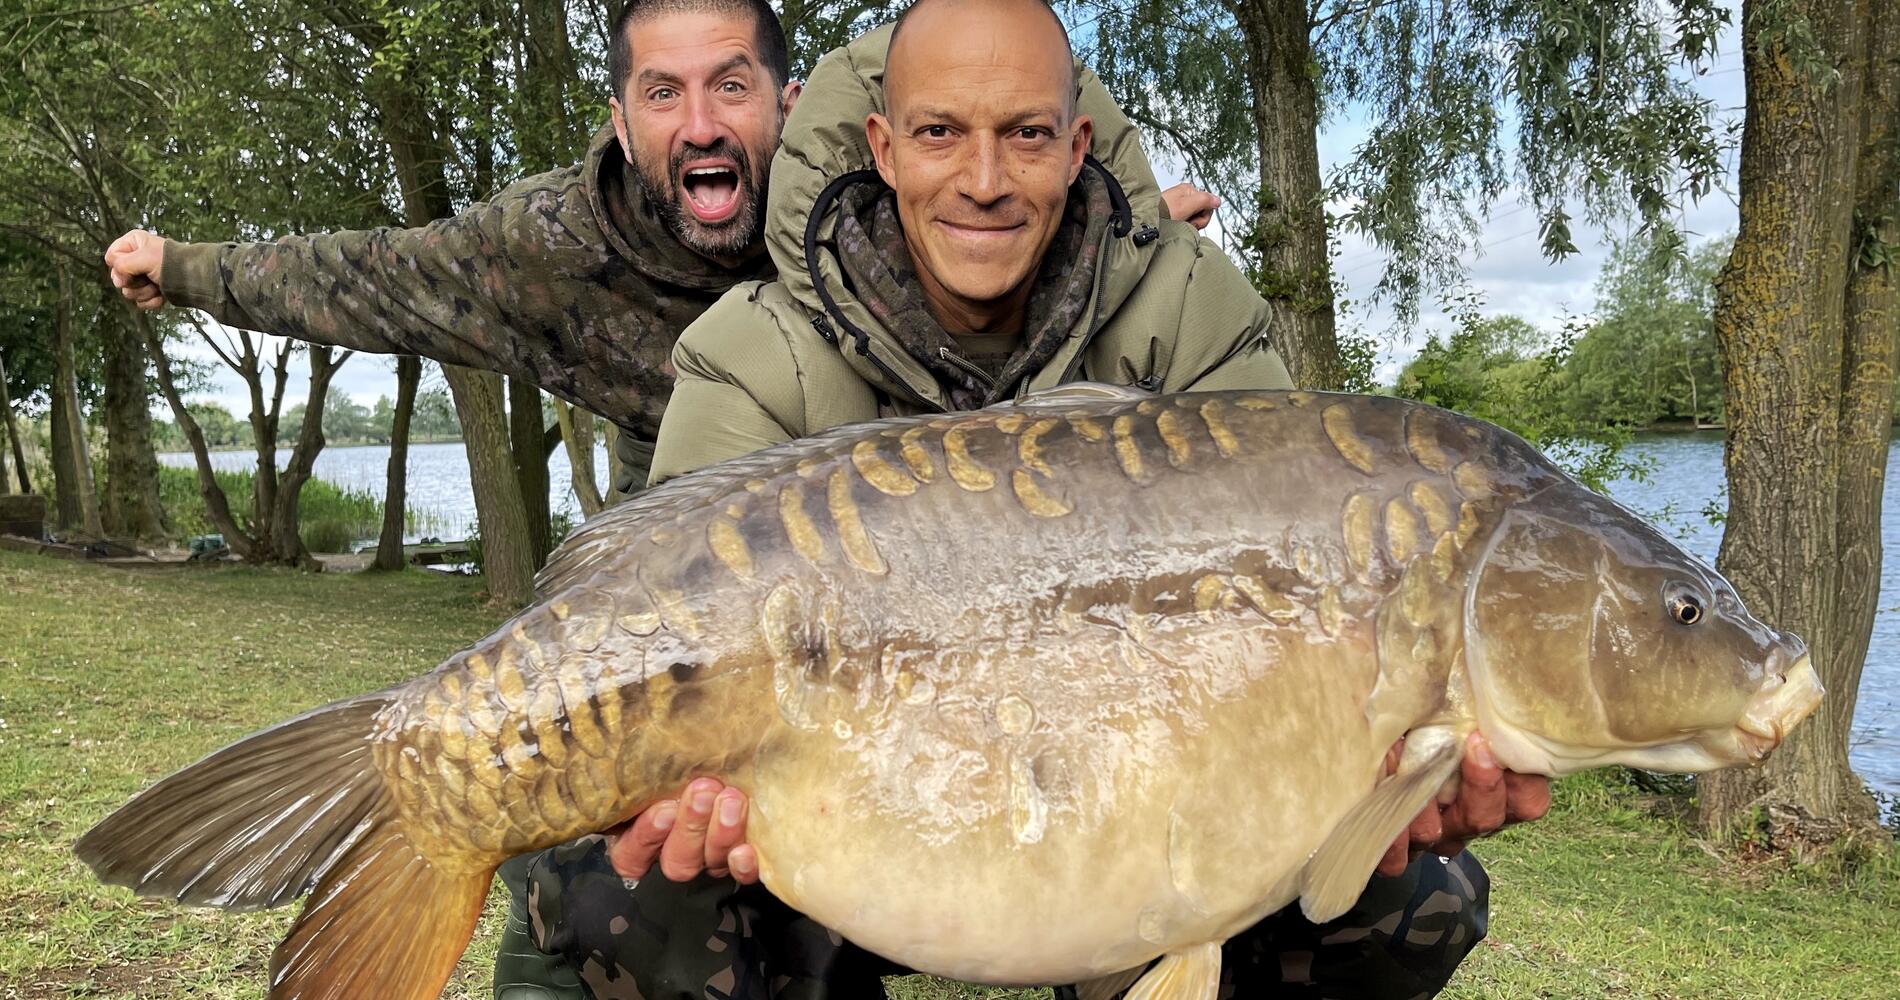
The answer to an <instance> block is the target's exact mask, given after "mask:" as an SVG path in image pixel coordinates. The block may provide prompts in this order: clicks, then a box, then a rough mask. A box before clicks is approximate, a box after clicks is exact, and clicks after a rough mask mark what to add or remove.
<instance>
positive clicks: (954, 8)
mask: <svg viewBox="0 0 1900 1000" xmlns="http://www.w3.org/2000/svg"><path fill="white" fill-rule="evenodd" d="M999 42H1000V43H1002V44H1006V45H1014V46H1019V47H1020V51H1021V52H1024V53H1030V54H1034V55H1037V56H1046V57H1047V59H1048V62H1049V64H1050V65H1051V66H1055V67H1057V72H1058V73H1059V75H1060V76H1061V78H1062V79H1063V80H1064V81H1065V83H1064V85H1063V86H1062V95H1063V101H1064V103H1063V110H1064V114H1065V116H1066V115H1071V114H1073V113H1074V111H1075V92H1076V88H1077V81H1076V75H1075V53H1074V51H1073V50H1072V49H1071V48H1070V46H1069V31H1068V29H1067V28H1065V27H1063V25H1062V19H1061V18H1059V17H1057V16H1056V12H1055V10H1054V8H1052V7H1050V6H1049V4H1048V2H1047V0H917V2H916V3H913V4H911V5H910V6H909V7H906V8H904V12H903V13H901V14H899V15H897V23H896V24H895V25H894V26H893V27H892V28H891V40H890V47H889V48H888V49H887V50H886V51H885V54H884V84H883V86H884V108H885V110H886V111H887V112H888V111H890V109H891V101H892V99H893V97H894V96H896V94H897V92H898V91H899V90H900V89H901V87H902V82H903V78H904V76H905V75H907V74H908V73H909V72H911V71H913V70H914V69H915V66H914V63H915V59H914V58H912V56H913V55H914V54H915V47H917V46H922V47H928V48H930V49H935V50H939V51H944V50H947V51H949V52H953V53H957V54H959V55H963V56H966V57H968V58H971V59H975V60H983V59H985V58H986V57H987V56H988V55H989V54H988V53H986V52H985V51H984V50H985V49H986V48H988V49H994V48H995V46H996V45H997V44H998V43H999ZM1058 60H1059V64H1058ZM893 81H896V82H895V83H894V82H893Z"/></svg>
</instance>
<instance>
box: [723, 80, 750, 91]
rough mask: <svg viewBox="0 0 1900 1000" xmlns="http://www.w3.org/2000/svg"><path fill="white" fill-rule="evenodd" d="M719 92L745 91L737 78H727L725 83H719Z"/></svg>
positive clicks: (743, 85)
mask: <svg viewBox="0 0 1900 1000" xmlns="http://www.w3.org/2000/svg"><path fill="white" fill-rule="evenodd" d="M719 92H720V93H722V94H743V93H745V84H743V83H740V82H739V81H737V80H727V81H726V82H725V83H722V84H720V85H719Z"/></svg>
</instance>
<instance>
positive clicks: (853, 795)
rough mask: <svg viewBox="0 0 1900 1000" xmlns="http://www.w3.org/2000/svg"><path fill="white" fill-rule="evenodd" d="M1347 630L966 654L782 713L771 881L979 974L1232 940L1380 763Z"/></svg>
mask: <svg viewBox="0 0 1900 1000" xmlns="http://www.w3.org/2000/svg"><path fill="white" fill-rule="evenodd" d="M1359 645H1360V644H1358V643H1354V642H1349V641H1348V642H1339V643H1332V644H1324V645H1319V646H1315V647H1312V648H1310V649H1306V650H1303V651H1302V652H1301V654H1300V655H1298V656H1295V657H1283V658H1282V662H1260V663H1245V662H1238V661H1237V659H1236V657H1235V656H1234V655H1232V654H1229V655H1228V656H1227V660H1228V662H1224V663H1215V662H1212V661H1213V660H1215V659H1218V657H1215V656H1208V655H1204V656H1202V657H1201V658H1199V659H1195V660H1190V661H1187V662H1185V663H1183V664H1181V665H1180V666H1176V667H1166V666H1161V665H1157V664H1153V663H1150V664H1148V665H1147V666H1148V668H1149V669H1148V673H1147V676H1137V677H1133V678H1131V677H1130V675H1129V674H1128V673H1126V672H1120V671H1119V668H1120V667H1125V666H1126V665H1127V664H1128V662H1129V660H1128V658H1127V657H1123V658H1121V659H1120V660H1119V661H1118V660H1116V659H1114V658H1112V657H1111V658H1107V659H1103V658H1094V657H1077V656H1073V655H1068V656H1064V655H1060V654H1057V655H1053V656H1049V657H1045V658H1041V659H1034V660H1031V661H1029V662H1019V663H1011V664H1005V665H1002V666H999V667H998V668H997V669H995V670H992V671H989V672H988V673H987V675H985V676H981V677H972V676H969V674H970V671H969V670H968V669H967V664H966V665H965V666H966V669H964V670H962V671H960V672H961V673H962V674H964V676H965V679H966V683H965V684H963V685H957V684H947V683H946V684H937V685H934V690H933V691H932V694H931V696H930V697H928V698H915V697H913V698H910V699H904V700H900V701H899V702H898V703H897V705H896V706H895V707H894V708H892V709H891V710H889V711H887V712H885V713H883V714H881V715H876V716H873V717H870V718H866V717H865V716H864V714H863V713H859V714H857V715H852V714H851V713H839V714H838V715H837V717H835V718H833V719H832V720H830V723H829V724H826V725H818V726H808V727H806V729H804V730H802V731H794V732H790V733H787V734H785V735H784V736H783V737H782V742H777V745H776V746H775V748H774V750H773V752H771V753H765V754H761V755H760V757H759V758H758V760H757V762H756V767H757V770H756V773H755V775H754V777H753V787H752V794H753V804H754V808H753V812H752V819H751V824H750V831H749V836H750V839H751V840H752V842H753V843H754V844H755V845H757V847H758V850H759V854H760V858H761V866H762V873H763V876H764V879H765V881H766V884H767V886H768V887H769V888H770V889H771V890H772V891H773V892H774V893H775V894H776V895H778V896H779V897H780V898H782V899H784V900H785V901H786V902H787V903H789V904H790V905H792V906H793V907H795V908H797V909H799V910H800V911H802V912H804V913H807V914H809V915H810V916H812V917H813V918H814V919H816V920H818V921H819V922H820V923H822V924H824V925H825V926H827V927H830V928H832V929H834V930H836V931H838V932H839V933H841V934H843V935H844V936H846V937H847V938H849V939H851V940H852V941H854V942H855V943H857V944H859V945H861V946H863V947H865V948H868V949H870V950H871V951H874V952H877V953H879V954H882V955H884V956H886V957H887V958H890V959H892V960H894V961H897V962H900V963H902V964H904V965H906V966H908V967H910V968H914V969H917V970H920V971H924V972H930V973H934V974H937V975H943V976H950V977H954V978H958V979H964V980H971V981H977V982H990V983H1006V984H1027V983H1060V982H1073V981H1077V980H1081V979H1087V978H1092V977H1095V976H1101V975H1106V974H1109V973H1112V972H1116V971H1120V970H1122V969H1126V968H1130V967H1133V966H1136V965H1139V964H1142V963H1144V962H1146V961H1148V960H1150V959H1152V958H1154V957H1155V956H1157V955H1160V954H1162V953H1163V952H1166V951H1170V950H1174V949H1176V948H1178V947H1182V946H1186V945H1190V944H1197V943H1201V942H1206V941H1220V940H1224V939H1225V938H1227V937H1230V936H1232V935H1233V934H1235V933H1238V932H1239V931H1240V930H1243V929H1245V928H1246V927H1248V926H1250V925H1251V924H1252V923H1254V922H1256V921H1258V920H1259V919H1260V918H1261V917H1263V916H1265V915H1266V914H1268V913H1271V912H1273V911H1275V910H1277V909H1279V908H1281V907H1283V906H1285V905H1286V904H1288V903H1289V902H1291V901H1293V900H1294V899H1295V898H1296V897H1297V895H1298V891H1297V879H1298V875H1299V873H1300V870H1301V867H1302V866H1303V865H1304V864H1305V862H1306V859H1307V858H1308V857H1309V856H1310V855H1311V854H1312V852H1313V851H1314V850H1315V849H1316V848H1317V847H1318V846H1319V845H1320V843H1321V842H1322V841H1323V840H1324V839H1325V836H1326V834H1327V833H1328V831H1330V829H1331V828H1332V827H1333V825H1334V824H1335V823H1337V822H1338V820H1339V819H1340V818H1341V817H1342V816H1343V815H1344V814H1345V813H1346V812H1347V811H1348V810H1349V809H1351V807H1352V806H1353V805H1354V804H1355V803H1356V802H1357V801H1359V800H1360V799H1361V798H1362V797H1363V796H1364V795H1365V794H1367V793H1368V792H1370V790H1371V789H1372V787H1373V785H1374V783H1375V781H1376V780H1377V777H1378V774H1379V769H1380V762H1381V760H1382V756H1383V752H1384V749H1385V748H1384V747H1383V746H1374V745H1373V744H1374V738H1373V733H1372V728H1373V727H1372V726H1371V725H1370V724H1369V723H1368V721H1367V718H1366V713H1365V705H1366V695H1367V693H1368V691H1369V690H1370V688H1371V686H1372V670H1371V669H1370V666H1369V661H1370V657H1369V655H1368V654H1367V653H1366V652H1365V651H1364V650H1363V649H1361V648H1357V647H1358V646H1359ZM1254 651H1255V652H1257V651H1258V650H1257V649H1254ZM1004 675H1013V676H1014V677H1015V678H1016V679H1017V683H1013V684H1012V683H1008V682H1004V681H1002V679H1001V678H1002V676H1004ZM1236 677H1239V678H1243V680H1241V681H1240V682H1239V683H1224V682H1221V681H1222V679H1223V678H1224V679H1225V680H1226V681H1232V680H1233V679H1234V678H1236ZM1131 680H1132V681H1134V683H1130V682H1131ZM985 681H987V683H986V682H985ZM912 691H913V694H914V692H915V687H913V688H912Z"/></svg>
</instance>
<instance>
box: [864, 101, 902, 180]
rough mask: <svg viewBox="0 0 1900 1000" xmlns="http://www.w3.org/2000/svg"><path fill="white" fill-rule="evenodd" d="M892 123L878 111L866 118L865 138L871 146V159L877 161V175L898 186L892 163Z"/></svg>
mask: <svg viewBox="0 0 1900 1000" xmlns="http://www.w3.org/2000/svg"><path fill="white" fill-rule="evenodd" d="M891 136H892V133H891V123H890V120H889V119H887V118H885V117H884V116H883V115H880V114H878V113H877V112H875V111H874V112H872V113H871V116H870V117H869V118H866V119H865V120H864V139H865V142H867V143H868V144H869V145H870V147H871V159H873V160H876V161H877V175H878V176H879V177H882V178H884V184H885V186H887V187H891V188H895V187H897V180H896V177H897V170H896V168H895V167H893V166H892V165H891Z"/></svg>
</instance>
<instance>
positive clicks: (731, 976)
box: [528, 837, 1490, 1000]
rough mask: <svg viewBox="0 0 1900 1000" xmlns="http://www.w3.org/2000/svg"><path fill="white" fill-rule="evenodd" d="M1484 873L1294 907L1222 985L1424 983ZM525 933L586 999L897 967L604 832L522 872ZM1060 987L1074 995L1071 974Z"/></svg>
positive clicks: (1260, 989)
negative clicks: (1340, 907)
mask: <svg viewBox="0 0 1900 1000" xmlns="http://www.w3.org/2000/svg"><path fill="white" fill-rule="evenodd" d="M1489 897H1490V879H1489V878H1488V877H1487V876H1486V875H1485V872H1484V869H1483V868H1482V867H1480V866H1479V864H1478V862H1477V860H1476V859H1475V858H1473V857H1472V856H1471V854H1470V852H1466V853H1463V854H1460V855H1459V856H1458V857H1456V858H1454V859H1451V860H1449V861H1448V860H1446V859H1443V858H1439V857H1437V856H1436V855H1432V854H1426V855H1424V856H1422V857H1420V858H1419V859H1418V860H1417V861H1414V862H1413V863H1412V865H1411V867H1410V868H1408V869H1407V870H1406V871H1405V873H1404V874H1403V875H1399V876H1396V877H1394V878H1380V877H1376V876H1375V877H1374V878H1373V879H1372V881H1371V882H1370V884H1369V885H1368V886H1367V889H1366V893H1365V895H1363V896H1362V897H1360V899H1359V902H1358V903H1357V904H1356V905H1355V906H1354V907H1353V908H1352V909H1351V910H1350V911H1348V912H1347V913H1345V914H1344V915H1342V916H1341V917H1339V918H1338V919H1336V920H1333V921H1331V922H1329V923H1325V924H1317V925H1316V924H1313V923H1310V922H1308V921H1307V920H1306V919H1305V918H1303V917H1302V916H1301V915H1300V912H1299V907H1298V905H1297V904H1296V905H1294V906H1291V907H1288V908H1287V909H1285V910H1282V911H1280V912H1279V913H1276V914H1273V915H1272V916H1270V917H1268V918H1267V919H1265V920H1263V921H1261V922H1260V923H1259V924H1256V925H1255V926H1254V927H1252V928H1250V929H1249V930H1247V931H1245V932H1244V933H1242V934H1240V935H1238V936H1236V937H1234V938H1233V939H1231V940H1229V941H1228V942H1227V944H1226V946H1225V948H1224V949H1223V951H1222V956H1221V958H1222V962H1221V965H1222V967H1221V989H1220V994H1219V995H1220V997H1221V998H1222V1000H1228V998H1241V1000H1254V998H1259V1000H1266V998H1274V1000H1279V998H1288V1000H1335V998H1337V1000H1347V998H1351V1000H1414V998H1424V997H1431V996H1433V995H1435V994H1436V993H1438V991H1439V990H1441V989H1443V988H1444V986H1445V984H1446V983H1447V982H1448V981H1450V979H1451V974H1452V972H1453V971H1454V970H1455V969H1456V968H1457V967H1458V963H1459V962H1461V961H1463V960H1464V957H1465V956H1466V955H1467V954H1469V953H1470V952H1471V949H1472V948H1473V947H1474V946H1476V945H1477V943H1478V941H1479V940H1480V939H1482V938H1483V937H1484V933H1485V922H1486V916H1487V912H1488V905H1489ZM528 911H529V923H530V925H531V926H530V934H531V936H532V940H533V943H534V945H535V946H537V947H539V948H540V949H541V950H542V951H544V952H547V953H549V954H553V955H562V956H565V957H566V959H567V961H568V964H569V965H570V966H572V967H573V968H574V969H575V970H577V971H578V972H579V974H580V978H581V981H582V982H583V983H585V984H586V988H587V989H588V990H589V991H590V992H591V993H592V994H593V997H594V998H595V1000H701V998H704V1000H859V998H865V997H871V998H879V997H883V996H885V993H884V987H883V984H882V982H881V981H880V980H881V977H883V976H889V975H902V974H905V973H906V972H907V971H908V970H905V969H902V968H900V967H898V966H896V965H894V964H892V963H890V962H887V961H885V960H883V959H881V958H878V957H877V956H875V955H872V954H870V953H869V952H866V951H864V950H862V949H860V948H857V947H854V946H852V945H851V944H850V943H848V942H846V941H845V940H844V939H843V938H841V937H839V936H838V935H837V934H835V933H833V932H831V931H830V930H827V929H826V928H824V927H820V926H819V925H818V924H817V923H815V922H814V921H812V920H811V919H810V918H808V917H805V916H803V915H802V914H799V913H797V912H795V911H793V910H792V909H790V908H789V907H787V906H786V905H785V904H783V903H781V902H779V901H778V900H777V899H775V898H773V897H772V895H771V894H770V893H768V892H766V891H765V890H764V888H763V887H760V886H748V887H742V886H739V885H737V884H735V883H734V882H733V881H732V880H731V879H726V878H712V877H710V876H701V877H700V878H698V879H695V880H693V881H691V882H672V881H669V880H667V879H666V878H664V877H660V876H657V875H656V876H654V877H650V878H646V879H642V880H640V881H639V882H638V883H637V884H633V885H629V884H628V883H627V881H626V880H623V879H622V878H621V877H620V876H619V875H618V874H617V873H615V872H614V870H613V868H612V866H611V864H609V862H608V861H607V853H606V847H605V844H604V842H603V841H602V840H601V839H600V838H598V837H590V838H585V839H583V840H580V841H576V842H574V843H572V844H566V845H563V846H561V847H557V848H554V849H553V850H551V851H547V852H544V853H543V854H541V855H539V856H537V857H536V858H535V860H534V863H533V865H532V867H531V868H530V869H529V873H528ZM1056 996H1057V998H1058V1000H1066V998H1073V996H1074V993H1073V991H1071V990H1068V989H1066V988H1063V989H1058V990H1057V991H1056Z"/></svg>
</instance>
